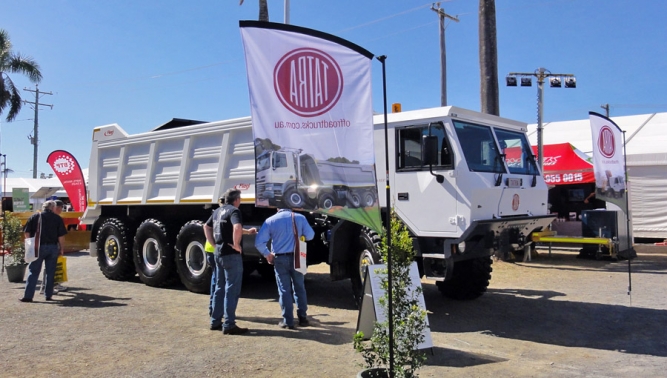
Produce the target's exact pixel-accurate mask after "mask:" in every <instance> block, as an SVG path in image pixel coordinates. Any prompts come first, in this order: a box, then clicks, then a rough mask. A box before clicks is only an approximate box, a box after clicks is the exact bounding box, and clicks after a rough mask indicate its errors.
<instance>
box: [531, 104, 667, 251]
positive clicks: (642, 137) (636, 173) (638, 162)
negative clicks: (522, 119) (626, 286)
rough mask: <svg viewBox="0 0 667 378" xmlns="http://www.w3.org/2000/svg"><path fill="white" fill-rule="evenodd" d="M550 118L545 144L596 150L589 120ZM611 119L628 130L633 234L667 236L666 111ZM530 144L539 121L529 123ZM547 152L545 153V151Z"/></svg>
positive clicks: (588, 151) (622, 128) (535, 137)
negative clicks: (555, 119) (556, 119)
mask: <svg viewBox="0 0 667 378" xmlns="http://www.w3.org/2000/svg"><path fill="white" fill-rule="evenodd" d="M582 116H585V117H586V118H585V119H581V120H574V121H561V122H549V123H545V124H544V125H543V138H542V141H543V143H544V144H545V145H548V144H558V143H571V144H573V145H575V146H577V148H579V149H581V150H582V151H583V152H584V153H586V154H588V155H589V156H590V155H591V154H592V150H593V140H592V136H591V128H590V121H589V119H588V114H585V115H582ZM611 119H612V120H613V121H614V122H615V123H616V124H617V125H618V126H619V127H620V128H621V130H623V131H625V140H626V151H627V155H626V159H627V166H628V190H629V199H630V217H631V221H632V230H633V236H634V237H642V238H661V239H665V238H667V191H665V188H667V147H666V146H667V113H652V114H640V115H632V116H623V117H611ZM528 137H529V140H530V142H531V144H533V145H536V144H537V125H535V124H532V125H528ZM545 156H546V153H545Z"/></svg>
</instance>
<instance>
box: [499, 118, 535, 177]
mask: <svg viewBox="0 0 667 378" xmlns="http://www.w3.org/2000/svg"><path fill="white" fill-rule="evenodd" d="M494 131H495V132H496V137H497V138H498V143H499V144H500V149H501V151H502V153H503V154H505V162H507V167H508V168H509V170H510V173H515V174H522V175H537V174H539V173H538V170H537V165H536V164H535V158H534V157H533V151H532V150H531V148H530V144H529V143H528V140H527V139H526V135H525V134H523V133H518V132H516V131H508V130H500V129H494Z"/></svg>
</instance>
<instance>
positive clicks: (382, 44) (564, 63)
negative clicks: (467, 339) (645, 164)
mask: <svg viewBox="0 0 667 378" xmlns="http://www.w3.org/2000/svg"><path fill="white" fill-rule="evenodd" d="M290 4H291V12H290V21H291V23H292V24H294V25H298V26H304V27H308V28H313V29H317V30H321V31H324V32H327V33H331V34H335V35H338V36H340V37H342V38H345V39H348V40H350V41H352V42H354V43H356V44H358V45H360V46H362V47H364V48H366V49H367V50H369V51H371V52H372V53H374V54H375V55H386V56H387V96H388V102H389V104H391V103H394V102H400V103H401V104H402V107H403V109H404V110H413V109H420V108H428V107H434V106H439V105H440V51H439V39H438V38H439V37H438V35H439V34H438V20H437V15H436V14H435V13H434V12H433V11H431V10H430V9H429V8H430V6H431V3H430V2H424V1H423V0H402V1H397V0H393V1H386V0H385V1H376V0H363V1H360V0H337V1H324V0H291V2H290ZM442 6H443V7H444V9H445V11H446V12H447V13H448V14H450V15H457V16H458V18H459V20H460V22H458V23H454V22H451V21H448V22H447V24H446V26H447V28H446V44H447V74H448V85H447V88H448V90H447V95H448V103H449V104H450V105H456V106H460V107H464V108H469V109H473V110H479V109H480V99H479V60H478V24H477V8H478V1H477V0H452V1H447V2H442ZM0 9H1V10H2V21H0V28H3V29H5V30H6V31H7V32H8V33H9V35H10V37H11V40H12V43H13V45H14V51H16V52H20V53H22V54H25V55H29V56H32V57H33V58H34V59H35V60H37V62H38V63H39V64H40V66H41V70H42V74H43V76H44V79H43V80H42V83H41V84H40V87H39V88H40V90H41V91H46V92H52V93H53V95H44V96H43V97H42V98H41V99H40V102H42V103H46V104H53V105H54V106H53V109H49V108H46V107H43V108H42V109H41V110H40V112H39V124H40V127H39V139H40V145H39V146H40V147H39V160H38V172H40V173H41V172H44V173H47V174H48V173H52V171H51V168H50V167H49V166H48V164H47V163H46V157H47V156H48V154H49V153H50V152H51V151H54V150H56V149H64V150H68V151H70V152H71V153H72V154H73V155H74V156H75V157H76V158H77V159H78V160H79V162H80V163H81V165H82V166H83V167H88V161H89V157H90V147H91V136H92V129H93V128H94V127H96V126H101V125H105V124H110V123H118V124H119V125H120V126H121V127H122V128H123V129H125V130H126V131H127V132H128V133H130V134H135V133H140V132H145V131H148V130H150V129H152V128H154V127H156V126H158V125H160V124H163V123H165V122H167V121H169V120H170V119H171V118H189V119H197V120H202V121H215V120H221V119H229V118H236V117H243V116H247V115H250V108H249V104H248V102H249V101H248V88H247V80H246V76H245V62H244V56H243V48H242V44H241V37H240V32H239V28H238V21H239V20H256V19H257V13H258V6H257V1H256V0H246V1H245V3H244V5H243V6H239V5H238V1H237V0H227V1H213V0H197V1H188V2H186V1H179V0H160V1H157V0H152V1H149V0H143V1H136V0H114V1H89V0H31V1H13V0H0ZM496 14H497V28H498V32H497V33H498V70H499V78H500V84H499V87H500V114H501V116H503V117H507V118H512V119H517V120H520V121H523V122H527V123H535V122H536V118H537V110H536V109H537V105H536V97H537V96H536V95H537V85H536V83H535V81H534V83H533V87H530V88H526V87H515V88H511V87H506V86H505V75H506V74H507V73H508V72H533V71H535V70H536V69H538V68H539V67H545V68H547V69H549V70H550V71H551V72H552V73H572V74H575V75H576V77H577V88H576V89H566V88H549V87H548V85H545V90H544V121H545V122H550V121H563V120H571V119H584V118H587V116H588V111H597V112H601V113H604V110H603V109H601V108H600V105H601V104H610V105H611V116H612V117H613V116H620V115H630V114H643V113H652V112H665V111H667V99H666V98H665V95H664V94H662V93H665V88H666V87H667V85H666V84H667V76H666V75H663V73H664V72H667V69H666V68H667V54H666V53H667V44H665V42H664V40H665V37H666V36H667V22H665V21H664V17H665V15H667V2H664V1H653V0H637V1H633V2H629V1H622V0H496ZM269 15H270V19H271V21H274V22H283V20H284V18H283V1H282V0H269ZM12 79H13V80H14V83H15V84H16V85H17V86H18V87H19V88H24V87H32V88H33V89H34V85H32V84H31V83H30V82H29V81H28V80H27V79H25V78H24V77H22V76H17V75H12ZM22 95H23V97H24V99H26V100H29V101H34V93H32V92H25V91H23V92H22ZM373 104H374V105H373V108H374V109H375V110H376V111H382V109H383V103H382V77H381V65H380V64H379V62H375V63H374V64H373ZM3 116H4V114H3ZM33 117H34V111H33V110H32V109H31V108H30V107H29V106H24V108H23V110H22V111H21V113H20V114H19V116H18V117H17V121H15V122H13V123H9V124H8V123H6V122H5V121H4V117H2V120H1V121H0V122H1V124H0V125H1V128H2V141H1V150H2V153H5V154H7V166H8V167H9V168H11V169H13V170H14V171H15V173H12V174H10V177H32V171H31V170H32V157H33V148H32V145H31V144H30V142H29V140H28V138H27V136H28V135H29V134H31V132H32V129H33V121H32V120H30V119H32V118H33Z"/></svg>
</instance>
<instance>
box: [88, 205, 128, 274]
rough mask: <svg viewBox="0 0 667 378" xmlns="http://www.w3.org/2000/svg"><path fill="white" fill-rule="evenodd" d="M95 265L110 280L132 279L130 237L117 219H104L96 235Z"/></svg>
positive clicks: (126, 229)
mask: <svg viewBox="0 0 667 378" xmlns="http://www.w3.org/2000/svg"><path fill="white" fill-rule="evenodd" d="M96 244H97V264H98V265H99V267H100V270H101V271H102V274H104V276H105V277H106V278H108V279H110V280H117V281H124V280H127V279H129V278H132V277H134V275H135V274H136V271H135V269H134V262H133V261H132V235H131V233H130V230H129V229H128V228H127V226H126V225H125V223H123V221H121V220H120V219H117V218H109V219H106V220H105V221H104V222H103V223H102V226H100V230H99V232H98V233H97V241H96Z"/></svg>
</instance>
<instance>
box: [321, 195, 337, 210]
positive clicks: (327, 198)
mask: <svg viewBox="0 0 667 378" xmlns="http://www.w3.org/2000/svg"><path fill="white" fill-rule="evenodd" d="M318 205H319V207H320V209H324V210H329V209H331V208H332V207H333V205H334V197H333V196H332V195H331V194H329V193H324V194H322V197H320V202H319V203H318Z"/></svg>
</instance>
